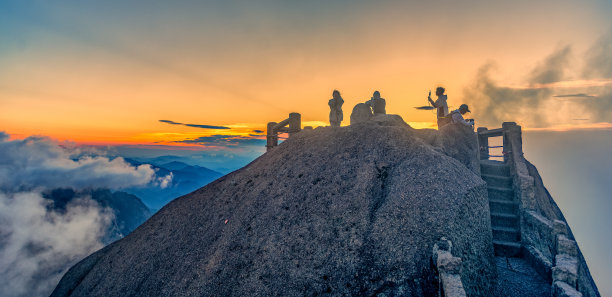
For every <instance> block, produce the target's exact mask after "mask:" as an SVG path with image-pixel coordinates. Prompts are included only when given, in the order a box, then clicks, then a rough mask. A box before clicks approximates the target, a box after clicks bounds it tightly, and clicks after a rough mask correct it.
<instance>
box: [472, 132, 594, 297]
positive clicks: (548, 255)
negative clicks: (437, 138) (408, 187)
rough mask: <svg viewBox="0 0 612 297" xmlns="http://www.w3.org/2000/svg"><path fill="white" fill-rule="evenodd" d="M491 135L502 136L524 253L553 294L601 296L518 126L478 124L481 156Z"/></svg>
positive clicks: (484, 155)
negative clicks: (489, 127)
mask: <svg viewBox="0 0 612 297" xmlns="http://www.w3.org/2000/svg"><path fill="white" fill-rule="evenodd" d="M490 136H503V157H504V162H505V163H507V164H508V165H509V166H510V172H511V174H512V184H513V189H514V193H515V196H516V197H515V198H516V200H517V201H518V202H519V209H520V211H519V213H520V219H521V220H520V222H521V223H520V227H521V228H520V229H521V230H520V234H521V235H520V236H521V246H522V254H523V257H524V258H525V259H527V260H528V261H529V262H530V263H531V265H532V266H533V267H534V268H535V269H536V270H537V271H538V272H539V273H540V274H541V275H542V276H544V277H545V278H546V279H548V280H549V281H550V282H551V283H552V286H553V288H552V289H553V290H552V291H553V296H583V295H584V296H588V297H597V296H600V295H599V292H598V291H597V287H596V286H595V283H594V282H593V279H592V277H591V275H590V273H589V272H588V267H587V265H586V262H585V260H584V257H583V256H582V254H581V253H580V249H579V248H578V245H577V244H576V242H575V240H574V238H573V236H572V234H571V232H570V231H569V228H568V226H567V224H566V223H565V222H564V221H565V219H564V218H563V215H562V214H561V211H560V210H559V208H558V207H557V205H556V204H555V202H554V200H553V199H552V197H550V194H549V193H548V191H547V190H546V188H545V187H544V185H543V183H542V181H541V177H540V176H539V174H538V173H537V170H536V169H535V166H533V165H531V164H530V163H529V162H528V161H527V160H526V159H525V157H524V155H523V142H522V133H521V126H518V125H517V124H516V123H513V122H506V123H503V124H502V128H501V129H495V130H487V129H486V128H479V141H480V143H479V146H480V148H481V159H488V157H489V154H488V139H487V140H486V142H485V139H483V138H487V137H490ZM483 144H484V145H483ZM485 149H486V151H484V150H485Z"/></svg>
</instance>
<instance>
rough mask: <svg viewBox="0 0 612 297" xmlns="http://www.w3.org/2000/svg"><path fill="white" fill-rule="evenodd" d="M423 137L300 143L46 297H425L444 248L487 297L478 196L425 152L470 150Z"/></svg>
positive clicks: (329, 133) (345, 136) (336, 134)
mask: <svg viewBox="0 0 612 297" xmlns="http://www.w3.org/2000/svg"><path fill="white" fill-rule="evenodd" d="M431 133H434V132H428V133H427V135H429V136H428V137H424V136H423V135H422V133H419V132H417V131H415V130H413V129H412V128H410V127H409V126H408V125H406V124H405V123H404V122H403V121H402V120H401V118H399V117H397V116H396V117H393V116H387V117H379V118H378V119H377V120H374V121H371V122H368V123H363V124H358V125H353V126H350V127H342V128H331V127H325V128H317V129H315V130H313V131H307V130H306V131H302V132H300V133H297V134H296V135H295V136H294V137H292V138H291V139H289V140H287V141H285V142H283V143H282V144H280V145H279V146H278V147H277V148H275V149H273V150H272V151H270V152H268V153H266V154H264V155H263V156H261V157H260V158H258V159H257V160H255V161H253V162H252V163H251V164H249V165H248V166H246V167H244V168H242V169H240V170H238V171H235V172H233V173H231V174H229V175H226V176H224V177H222V178H220V179H218V180H217V181H215V182H213V183H211V184H209V185H208V186H206V187H204V188H201V189H199V190H197V191H195V192H193V193H191V194H189V195H186V196H183V197H180V198H178V199H176V200H174V201H172V202H171V203H169V204H168V205H167V206H165V207H164V208H162V209H161V210H160V211H159V212H158V213H157V214H155V215H154V216H153V217H152V218H151V219H149V220H148V221H147V222H145V223H144V224H143V225H141V226H140V227H139V228H138V229H136V230H135V231H134V232H132V233H131V234H130V235H129V236H127V237H125V238H124V239H122V240H119V241H117V242H115V243H113V244H111V245H109V246H107V247H106V248H104V249H102V250H100V251H98V252H96V253H94V254H92V255H91V256H89V257H88V258H86V259H84V260H83V261H81V262H80V263H79V264H77V265H75V266H74V267H73V268H71V269H70V271H69V272H68V273H67V274H66V275H65V276H64V278H63V279H62V281H61V282H60V283H59V285H58V286H57V288H56V289H55V291H54V292H53V294H52V296H118V295H121V296H192V295H193V296H279V295H283V296H305V295H308V296H313V295H319V294H330V295H338V296H340V295H368V296H370V295H375V294H378V293H385V294H387V295H390V296H394V295H395V296H397V295H406V296H410V295H424V296H433V295H435V294H437V290H438V287H437V283H436V279H435V273H434V271H433V268H432V265H431V254H432V246H433V244H434V243H435V242H436V241H437V240H438V239H439V238H440V237H442V236H445V237H447V238H449V239H450V240H451V241H452V242H453V253H454V254H455V255H456V256H458V257H461V258H462V259H463V274H462V280H463V282H464V285H465V288H466V291H467V293H468V295H470V296H486V295H487V294H488V292H489V290H490V288H491V280H492V279H493V278H494V275H495V268H494V261H493V247H492V241H491V231H490V215H489V207H488V201H487V193H486V185H485V183H484V182H483V181H482V180H481V179H480V177H479V176H478V175H476V174H475V173H474V172H472V171H470V169H468V168H467V167H466V166H465V165H463V164H462V163H461V162H460V161H458V160H457V159H454V158H451V157H449V156H447V155H446V154H445V153H444V150H445V149H444V146H443V145H441V146H438V147H434V146H432V145H430V144H427V142H429V143H433V142H434V141H433V140H435V139H442V140H444V139H447V138H449V137H451V138H452V137H455V138H457V137H463V138H464V140H465V141H464V143H466V144H470V143H473V139H471V138H470V137H475V136H474V134H473V133H472V132H465V131H459V130H456V129H455V130H453V129H447V130H444V131H442V132H441V133H442V134H444V133H447V134H448V135H434V136H431V135H430V134H431ZM435 133H438V132H435ZM424 139H425V140H424ZM438 142H439V141H438ZM442 143H443V142H442ZM466 151H468V152H469V154H470V156H468V157H466V158H467V159H468V161H469V160H471V159H473V158H477V152H476V151H473V150H470V149H466ZM476 160H477V159H476Z"/></svg>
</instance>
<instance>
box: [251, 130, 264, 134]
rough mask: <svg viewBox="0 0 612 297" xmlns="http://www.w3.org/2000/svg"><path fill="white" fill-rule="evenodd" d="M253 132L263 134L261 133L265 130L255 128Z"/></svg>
mask: <svg viewBox="0 0 612 297" xmlns="http://www.w3.org/2000/svg"><path fill="white" fill-rule="evenodd" d="M253 132H255V133H257V134H261V133H264V130H253Z"/></svg>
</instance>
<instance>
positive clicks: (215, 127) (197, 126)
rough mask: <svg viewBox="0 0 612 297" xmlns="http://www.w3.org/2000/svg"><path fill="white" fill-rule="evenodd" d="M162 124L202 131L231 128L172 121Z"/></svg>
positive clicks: (165, 121)
mask: <svg viewBox="0 0 612 297" xmlns="http://www.w3.org/2000/svg"><path fill="white" fill-rule="evenodd" d="M159 121H160V122H162V123H166V124H170V125H181V126H187V127H193V128H202V129H230V128H229V127H225V126H211V125H199V124H183V123H178V122H174V121H170V120H159Z"/></svg>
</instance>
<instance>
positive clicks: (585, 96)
mask: <svg viewBox="0 0 612 297" xmlns="http://www.w3.org/2000/svg"><path fill="white" fill-rule="evenodd" d="M553 97H556V98H595V97H597V96H595V95H588V94H584V93H579V94H567V95H555V96H553Z"/></svg>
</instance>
